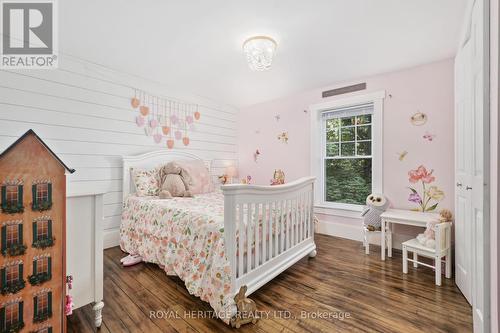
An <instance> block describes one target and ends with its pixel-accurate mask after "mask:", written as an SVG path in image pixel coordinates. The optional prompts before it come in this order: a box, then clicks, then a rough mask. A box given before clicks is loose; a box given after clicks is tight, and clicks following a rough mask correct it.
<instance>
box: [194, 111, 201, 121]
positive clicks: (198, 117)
mask: <svg viewBox="0 0 500 333" xmlns="http://www.w3.org/2000/svg"><path fill="white" fill-rule="evenodd" d="M200 117H201V114H200V113H199V112H198V111H196V112H195V113H194V119H196V120H200Z"/></svg>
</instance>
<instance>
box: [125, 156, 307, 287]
mask: <svg viewBox="0 0 500 333" xmlns="http://www.w3.org/2000/svg"><path fill="white" fill-rule="evenodd" d="M186 159H196V160H203V159H201V158H199V157H197V156H195V155H192V154H188V153H183V152H176V151H169V150H161V151H155V152H150V153H146V154H142V155H138V156H126V157H123V197H124V198H126V197H127V196H128V195H129V194H130V193H135V188H134V185H133V181H131V172H130V170H131V168H143V169H151V168H154V167H156V166H158V165H161V164H165V163H168V162H170V161H173V160H186ZM205 162H206V164H207V165H209V164H210V162H209V161H206V160H205ZM314 179H315V178H314V177H306V178H301V179H299V180H296V181H294V182H291V183H288V184H285V185H278V186H260V185H244V184H230V185H223V186H221V188H222V192H223V194H224V241H225V246H226V251H227V256H228V259H229V261H230V264H231V272H232V278H231V291H232V293H233V294H237V292H238V290H239V289H240V287H241V286H244V285H246V286H247V287H248V290H247V296H248V295H249V294H251V293H253V292H254V291H256V290H257V289H259V288H260V287H261V286H262V285H264V284H265V283H267V282H269V281H270V280H271V279H273V278H274V277H275V276H277V275H278V274H280V273H281V272H283V271H284V270H286V269H287V268H288V267H290V266H291V265H293V264H294V263H296V262H297V261H299V260H300V259H302V258H304V257H305V256H307V255H309V256H310V257H314V256H316V244H315V243H314V219H313V203H314V197H313V196H314ZM277 211H279V212H282V213H281V214H280V215H281V216H284V217H285V218H281V219H278V218H277V217H278V214H279V213H277ZM259 216H261V217H262V234H263V235H266V234H267V233H268V231H269V230H272V229H271V228H273V227H276V224H277V223H278V224H280V225H278V227H279V229H278V230H279V233H277V235H276V234H275V235H274V236H273V237H270V238H269V239H268V240H260V239H259V237H260V236H259V232H258V228H255V226H256V225H257V224H258V217H259ZM284 220H285V221H284ZM247 221H250V223H247ZM240 228H241V230H245V232H244V234H245V235H246V237H247V246H248V248H247V253H249V254H250V255H246V256H244V255H238V252H239V253H243V252H244V251H238V249H243V246H244V240H243V237H240V238H239V242H238V243H237V242H236V239H237V230H239V229H240ZM247 231H248V232H247ZM253 241H255V243H254V244H258V246H255V250H254V251H253V253H252V249H251V247H250V246H251V245H250V244H252V242H253Z"/></svg>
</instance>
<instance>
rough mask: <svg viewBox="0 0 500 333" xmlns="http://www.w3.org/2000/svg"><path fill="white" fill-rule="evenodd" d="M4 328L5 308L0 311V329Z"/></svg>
mask: <svg viewBox="0 0 500 333" xmlns="http://www.w3.org/2000/svg"><path fill="white" fill-rule="evenodd" d="M4 327H5V307H3V308H1V309H0V329H2V330H3V329H4Z"/></svg>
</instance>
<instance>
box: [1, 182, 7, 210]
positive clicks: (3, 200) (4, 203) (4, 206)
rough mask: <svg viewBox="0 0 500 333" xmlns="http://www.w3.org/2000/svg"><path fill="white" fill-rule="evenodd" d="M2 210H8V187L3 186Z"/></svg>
mask: <svg viewBox="0 0 500 333" xmlns="http://www.w3.org/2000/svg"><path fill="white" fill-rule="evenodd" d="M2 209H3V210H5V209H7V186H2Z"/></svg>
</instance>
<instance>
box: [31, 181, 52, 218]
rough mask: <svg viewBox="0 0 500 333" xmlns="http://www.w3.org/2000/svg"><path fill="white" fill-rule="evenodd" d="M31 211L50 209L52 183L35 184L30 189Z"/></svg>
mask: <svg viewBox="0 0 500 333" xmlns="http://www.w3.org/2000/svg"><path fill="white" fill-rule="evenodd" d="M31 191H32V196H33V203H32V209H33V210H38V211H43V210H47V209H50V208H51V207H52V183H37V184H33V185H32V187H31Z"/></svg>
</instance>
